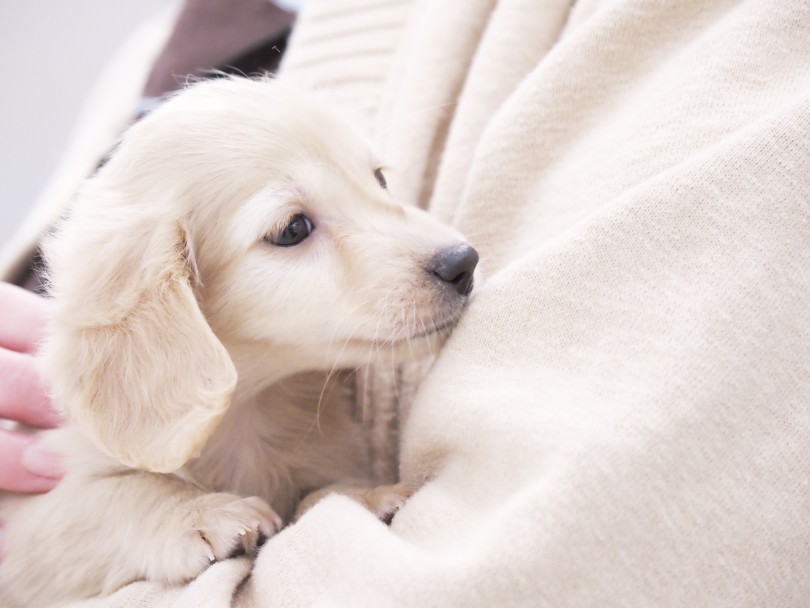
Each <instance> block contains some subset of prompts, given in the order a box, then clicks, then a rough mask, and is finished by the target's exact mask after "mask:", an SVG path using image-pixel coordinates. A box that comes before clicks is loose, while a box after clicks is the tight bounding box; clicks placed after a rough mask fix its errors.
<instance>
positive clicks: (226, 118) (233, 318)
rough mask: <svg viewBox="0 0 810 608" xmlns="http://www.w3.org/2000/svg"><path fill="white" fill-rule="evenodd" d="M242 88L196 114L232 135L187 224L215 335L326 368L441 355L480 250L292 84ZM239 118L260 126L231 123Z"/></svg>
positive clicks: (205, 162)
mask: <svg viewBox="0 0 810 608" xmlns="http://www.w3.org/2000/svg"><path fill="white" fill-rule="evenodd" d="M223 84H234V83H223ZM238 84H239V85H241V86H245V88H246V89H248V90H245V91H244V93H243V99H242V100H241V101H240V100H223V102H222V106H221V107H215V108H214V109H213V110H212V114H214V115H213V116H208V117H206V116H199V117H198V118H197V120H198V122H199V123H201V124H216V125H218V126H219V127H220V129H219V133H218V135H217V136H216V137H214V136H213V134H211V135H210V136H208V137H209V138H210V139H211V140H212V141H214V140H215V141H216V143H214V144H212V145H211V146H210V148H203V147H202V146H199V147H198V148H197V149H196V151H195V152H194V157H195V162H196V163H198V164H199V165H201V166H204V167H205V171H204V173H200V172H199V171H196V170H195V172H194V173H193V174H194V175H198V176H199V182H198V183H196V184H194V185H193V186H191V189H192V192H193V195H192V198H193V200H194V201H195V205H194V207H193V209H191V210H190V211H189V215H188V218H189V219H188V222H187V224H186V226H187V230H188V236H189V240H190V244H191V248H192V250H193V256H194V261H195V263H196V265H197V270H198V272H199V277H200V280H201V286H200V288H199V292H200V300H201V305H202V307H203V311H204V313H205V315H206V317H207V318H208V321H209V323H210V324H211V327H212V328H213V329H214V331H215V333H216V334H217V335H218V336H219V337H220V339H222V340H223V342H224V343H226V345H229V344H233V343H234V342H246V343H259V342H261V343H265V344H272V345H273V346H279V345H280V346H283V347H285V349H286V350H285V352H290V350H292V351H293V352H294V353H295V355H296V356H297V357H300V358H301V362H302V364H304V363H308V364H310V365H314V366H332V365H356V364H360V363H363V362H364V361H366V360H367V359H368V357H370V356H372V355H377V354H380V352H381V351H383V352H384V353H385V354H386V355H387V356H388V359H387V360H390V359H391V356H393V357H394V358H395V359H402V358H405V357H410V356H418V355H422V354H424V353H425V351H426V350H429V349H432V348H435V346H436V345H437V344H438V342H439V341H440V340H441V339H443V338H444V337H445V336H446V334H447V333H448V332H449V330H450V328H451V327H452V325H453V324H454V323H455V321H456V320H457V318H458V315H459V313H460V311H461V308H462V306H463V305H464V303H465V301H466V299H467V297H468V295H469V292H470V290H471V288H472V274H473V270H474V268H475V265H476V262H477V259H478V256H477V254H476V253H475V250H473V249H472V248H471V247H469V246H468V245H467V244H466V243H465V242H464V240H463V239H462V238H461V236H460V235H458V234H457V233H456V232H455V231H453V230H451V229H449V228H447V227H446V226H444V225H442V224H441V223H440V222H438V221H437V220H435V219H434V218H433V217H432V216H430V215H429V214H427V213H425V212H423V211H421V210H419V209H416V208H413V207H410V206H405V205H402V204H400V203H399V202H398V201H397V200H396V197H395V195H394V194H393V193H392V192H390V191H389V190H388V187H387V183H386V180H385V174H384V170H383V169H382V168H381V167H380V164H379V162H378V160H377V159H376V158H375V156H374V155H373V153H372V151H371V149H370V148H369V146H368V145H367V144H366V142H365V141H364V140H363V139H362V138H361V137H360V136H358V135H357V134H356V133H355V132H354V131H353V130H352V129H351V127H350V126H349V125H348V124H346V123H344V122H343V121H341V120H340V119H339V118H338V117H337V116H336V115H334V113H333V112H332V111H331V110H330V109H329V108H328V107H325V106H323V105H321V104H319V103H317V102H316V101H314V100H313V99H311V98H309V97H306V96H301V95H300V94H298V93H296V92H295V91H291V90H287V89H284V88H282V87H281V86H279V83H261V82H242V83H238ZM250 89H252V90H250ZM269 92H272V93H273V97H272V99H271V98H266V102H265V103H264V104H261V103H259V104H257V103H256V102H255V100H256V96H257V95H258V96H259V97H261V96H262V94H264V93H269ZM176 101H187V100H186V99H178V100H176ZM191 101H194V100H191ZM177 105H178V106H181V105H183V104H177ZM193 105H195V106H196V105H197V104H196V103H195V104H193ZM175 109H176V110H180V111H182V110H183V108H182V107H180V108H175ZM237 122H238V123H240V124H247V125H250V126H251V128H249V129H245V128H236V127H235V126H230V127H229V126H228V125H229V124H233V123H237ZM180 162H181V163H185V162H187V159H186V158H181V159H180ZM184 173H185V171H184V170H183V168H182V167H179V168H178V169H177V173H176V174H178V175H181V174H184ZM209 176H215V177H214V179H209ZM230 185H232V186H233V187H229V186H230ZM211 195H213V196H211Z"/></svg>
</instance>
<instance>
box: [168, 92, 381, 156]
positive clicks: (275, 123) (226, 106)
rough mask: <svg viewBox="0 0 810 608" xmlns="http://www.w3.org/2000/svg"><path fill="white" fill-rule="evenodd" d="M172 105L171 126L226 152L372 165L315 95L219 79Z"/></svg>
mask: <svg viewBox="0 0 810 608" xmlns="http://www.w3.org/2000/svg"><path fill="white" fill-rule="evenodd" d="M172 103H173V105H174V107H173V108H171V110H172V112H171V113H172V114H173V116H171V117H168V120H169V121H170V122H172V121H179V122H180V123H185V124H186V125H188V126H189V127H190V129H189V132H188V135H189V136H190V137H192V138H196V139H199V140H202V141H203V142H204V143H208V144H214V146H213V147H217V146H216V144H217V142H218V143H219V146H220V147H223V148H225V149H226V151H232V152H236V151H238V150H239V149H240V147H241V149H242V151H243V152H244V153H245V154H248V153H249V152H251V151H253V152H258V153H262V152H264V153H271V152H272V153H273V154H274V160H275V159H277V156H276V155H278V154H286V155H289V156H296V155H309V156H314V157H327V158H331V159H335V158H337V157H340V158H342V159H351V158H352V157H355V156H361V157H364V158H363V161H364V164H366V163H368V162H370V161H371V159H370V158H369V154H368V147H367V145H366V142H365V141H364V138H362V137H360V136H359V134H358V133H357V132H356V131H355V129H354V128H353V127H352V126H351V124H350V123H349V122H348V121H346V120H344V119H343V118H342V117H341V116H339V115H338V113H337V112H336V111H335V110H334V109H333V108H331V107H330V106H329V105H328V104H326V103H324V102H323V101H321V100H320V99H318V98H317V97H316V95H315V94H314V93H312V92H307V91H301V90H298V89H296V88H295V87H291V86H289V85H286V84H283V83H281V82H279V81H273V80H259V81H254V80H248V79H244V78H224V79H220V80H215V81H210V82H205V83H201V84H198V85H195V86H193V87H191V88H190V89H188V90H186V91H185V92H184V93H181V94H180V95H178V96H177V97H176V98H174V99H173V100H172ZM167 105H170V104H167ZM190 122H193V123H195V124H194V125H189V123H190ZM338 149H339V151H340V153H339V154H338Z"/></svg>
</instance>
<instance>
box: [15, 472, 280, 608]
mask: <svg viewBox="0 0 810 608" xmlns="http://www.w3.org/2000/svg"><path fill="white" fill-rule="evenodd" d="M4 517H6V518H7V523H6V528H5V530H6V555H5V559H4V561H3V563H2V565H0V586H1V587H2V589H3V592H4V593H6V594H9V595H10V597H11V599H12V600H13V601H14V602H16V603H18V604H20V605H25V606H44V605H50V604H51V603H52V602H55V601H57V600H60V601H64V600H69V599H76V598H84V597H91V596H95V595H99V594H106V593H110V592H112V591H114V590H115V589H117V588H119V587H121V586H122V585H124V584H126V583H129V582H131V581H134V580H139V579H151V580H156V581H161V582H164V583H168V584H175V583H182V582H185V581H188V580H189V579H192V578H194V577H195V576H197V575H198V574H200V573H201V572H202V571H203V570H205V569H206V568H207V567H208V566H210V565H211V564H212V563H214V562H215V561H217V560H222V559H226V558H228V557H229V556H231V555H234V554H238V553H242V552H245V553H253V552H255V551H256V549H257V547H258V545H259V544H260V543H261V542H262V539H263V538H266V537H269V536H271V535H273V534H274V533H275V532H276V531H277V530H278V529H279V528H280V526H281V520H280V518H279V517H278V516H277V515H276V514H275V513H274V512H273V510H272V509H271V508H270V507H269V506H268V505H267V504H266V503H265V502H264V501H263V500H261V499H259V498H256V497H253V498H241V497H239V496H235V495H232V494H224V493H206V492H203V491H202V490H200V489H198V488H196V487H195V486H193V485H191V484H189V483H186V482H184V481H182V480H180V479H178V478H177V477H174V476H170V475H160V474H152V473H146V472H142V471H134V470H126V469H125V470H118V471H117V472H115V473H109V472H108V473H107V474H103V475H101V476H87V475H81V476H79V475H74V476H72V477H71V476H70V475H69V476H68V477H66V478H65V479H64V480H63V481H62V482H61V483H60V485H59V486H57V488H56V489H54V490H53V491H51V492H50V493H48V494H45V495H42V496H38V497H35V498H30V499H25V500H20V501H19V503H18V504H17V506H16V508H15V509H13V511H12V512H10V513H8V512H6V513H4Z"/></svg>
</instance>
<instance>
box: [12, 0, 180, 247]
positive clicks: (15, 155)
mask: <svg viewBox="0 0 810 608" xmlns="http://www.w3.org/2000/svg"><path fill="white" fill-rule="evenodd" d="M169 4H170V1H169V0H113V1H110V0H23V1H18V2H13V1H4V2H2V3H1V4H0V61H2V64H1V65H2V75H1V77H2V85H0V86H1V87H2V89H0V245H2V244H3V243H4V242H5V241H6V240H7V239H8V237H9V236H10V235H11V234H12V233H13V231H14V230H15V229H16V227H17V225H18V224H19V223H20V222H21V221H22V219H23V217H24V216H25V213H26V211H27V209H28V208H29V207H30V206H31V205H32V204H33V203H34V201H35V199H36V197H37V195H38V194H39V192H40V190H41V189H42V188H43V187H44V185H45V182H46V181H47V179H48V177H49V176H50V174H51V173H52V172H53V170H54V169H55V167H56V165H57V162H58V160H59V158H60V157H61V153H62V152H63V150H64V148H65V146H66V144H67V142H68V137H69V135H70V134H71V127H72V125H73V121H74V120H75V119H76V117H77V115H78V112H79V108H80V107H81V103H82V100H83V99H84V97H85V95H86V94H87V92H88V91H89V89H90V87H91V86H92V84H93V82H94V81H95V79H96V77H97V76H98V75H99V73H100V72H101V70H102V68H103V67H104V65H105V63H106V61H107V60H108V59H109V57H110V56H111V54H112V53H113V52H114V51H115V49H117V48H118V47H119V46H120V45H121V44H122V42H123V41H124V40H125V39H126V38H127V36H128V35H129V34H130V33H131V32H132V31H133V30H134V29H136V28H137V27H138V26H139V25H140V24H141V23H143V22H144V21H145V20H147V19H149V18H150V17H152V16H153V15H155V14H157V13H158V12H159V11H160V10H161V9H162V8H163V7H165V6H167V5H169Z"/></svg>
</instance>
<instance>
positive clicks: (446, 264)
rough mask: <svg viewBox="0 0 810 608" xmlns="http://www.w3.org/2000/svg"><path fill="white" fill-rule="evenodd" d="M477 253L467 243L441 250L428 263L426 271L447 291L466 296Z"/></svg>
mask: <svg viewBox="0 0 810 608" xmlns="http://www.w3.org/2000/svg"><path fill="white" fill-rule="evenodd" d="M477 265H478V252H477V251H476V250H475V249H473V248H472V247H470V246H469V245H468V244H467V243H461V244H460V245H454V246H453V247H448V248H447V249H442V250H441V251H439V252H438V253H437V254H436V255H434V256H433V258H432V259H431V261H430V266H429V267H428V271H429V272H430V273H431V274H432V275H433V276H434V277H436V278H437V279H439V281H440V282H441V283H442V284H443V285H444V286H446V287H447V288H449V289H452V290H453V291H455V292H456V293H457V294H459V295H462V296H466V295H469V293H470V292H471V291H472V286H473V272H474V271H475V267H476V266H477Z"/></svg>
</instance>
